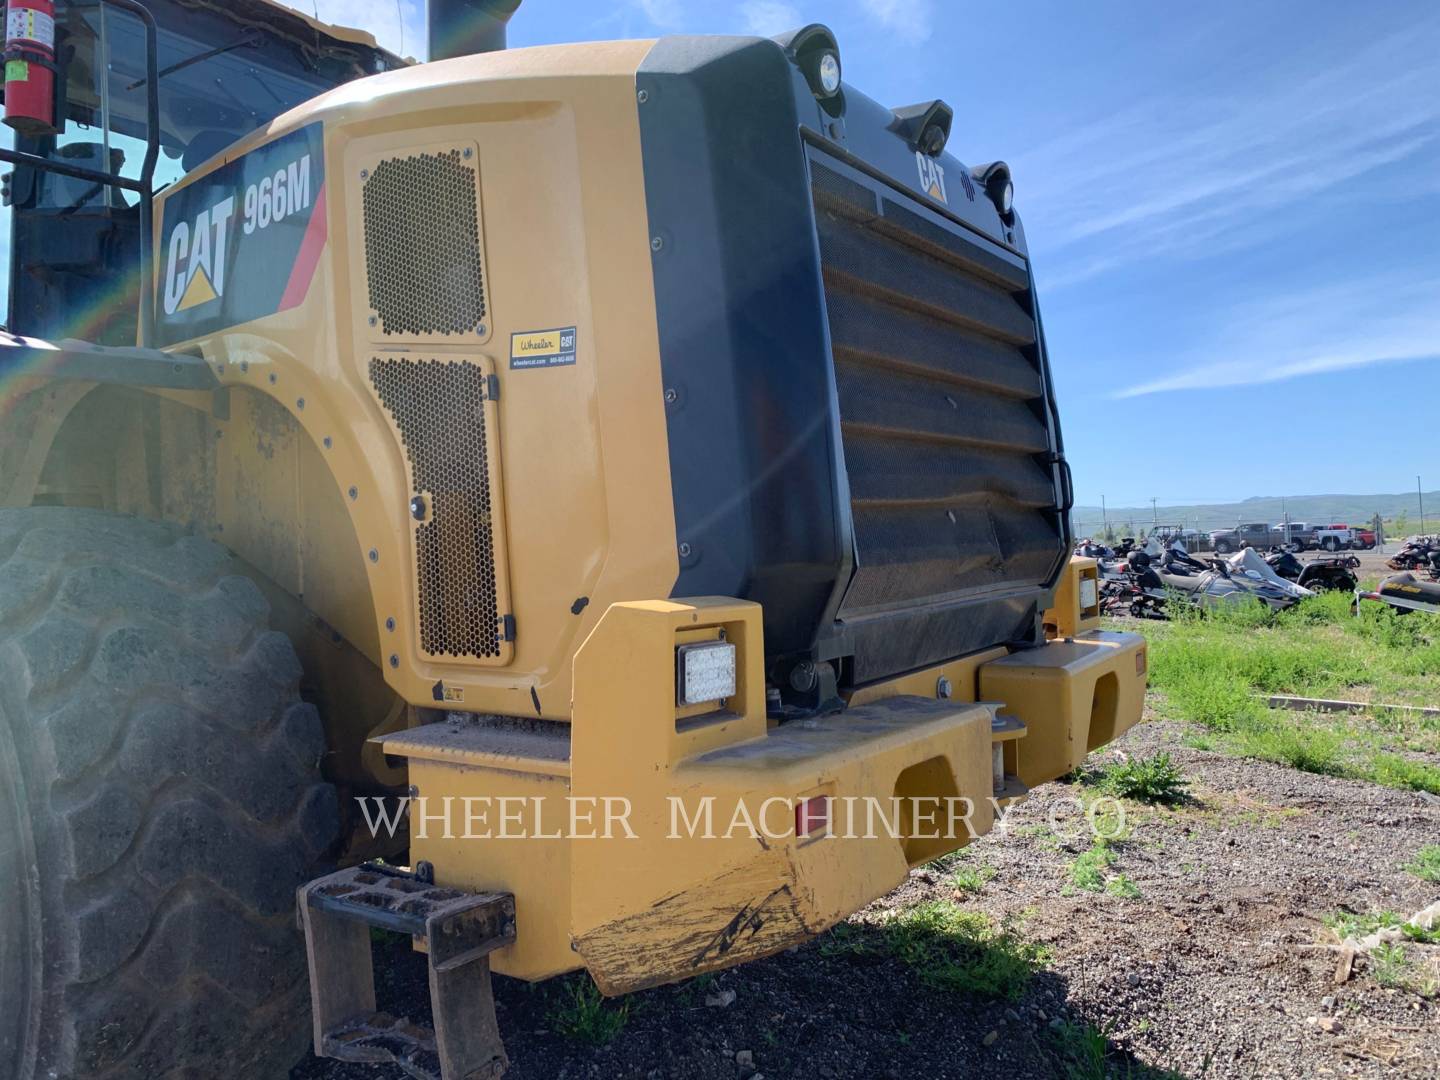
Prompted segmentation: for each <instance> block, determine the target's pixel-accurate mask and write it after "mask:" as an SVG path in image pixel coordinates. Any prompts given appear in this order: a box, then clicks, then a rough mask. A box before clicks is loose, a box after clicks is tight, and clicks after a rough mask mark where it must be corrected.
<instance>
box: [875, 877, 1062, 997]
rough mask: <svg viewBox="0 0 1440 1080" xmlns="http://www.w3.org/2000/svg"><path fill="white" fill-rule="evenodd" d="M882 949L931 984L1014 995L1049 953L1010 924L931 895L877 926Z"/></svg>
mask: <svg viewBox="0 0 1440 1080" xmlns="http://www.w3.org/2000/svg"><path fill="white" fill-rule="evenodd" d="M882 938H883V941H884V944H885V948H886V950H887V951H888V952H889V953H890V954H891V955H892V956H894V957H895V958H896V959H897V960H899V961H900V962H901V963H903V964H905V965H906V966H907V967H910V968H911V969H913V970H914V971H915V972H916V974H917V975H918V976H919V978H920V981H921V982H922V983H924V984H925V985H926V986H929V987H932V988H933V989H937V990H945V991H950V992H956V993H964V994H973V995H975V996H977V997H986V998H1001V999H1004V1000H1006V1001H1015V1000H1017V999H1018V998H1019V997H1020V996H1021V995H1022V994H1023V993H1024V991H1025V987H1026V985H1027V984H1028V983H1029V981H1030V977H1031V976H1032V975H1033V974H1034V973H1035V972H1036V971H1037V970H1038V969H1039V968H1040V967H1041V966H1042V965H1043V964H1044V963H1045V961H1046V960H1048V959H1049V957H1050V952H1049V950H1048V949H1046V948H1045V947H1044V946H1042V945H1037V944H1033V943H1030V942H1027V941H1025V940H1023V939H1022V938H1021V937H1020V936H1019V934H1018V933H1017V932H1016V929H1015V927H1014V926H1013V925H1011V924H1009V923H1006V924H1003V925H1002V926H1000V927H999V928H997V927H995V926H994V924H992V923H991V921H990V920H989V918H987V917H986V916H985V915H982V914H980V913H979V912H974V911H966V910H964V909H963V908H961V907H959V906H958V905H956V904H953V903H951V902H949V901H947V900H932V901H929V902H927V903H923V904H917V905H916V906H915V907H913V908H908V909H906V910H904V911H901V912H899V913H897V914H896V915H895V916H894V917H892V918H891V919H890V920H889V921H888V922H887V923H885V924H884V926H883V927H882Z"/></svg>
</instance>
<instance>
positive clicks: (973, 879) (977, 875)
mask: <svg viewBox="0 0 1440 1080" xmlns="http://www.w3.org/2000/svg"><path fill="white" fill-rule="evenodd" d="M994 876H995V868H994V867H993V866H991V865H990V864H989V863H987V862H978V861H977V862H976V863H974V864H973V865H971V864H969V863H961V864H960V865H959V866H957V867H955V870H954V872H953V873H952V874H951V875H950V883H951V884H952V885H954V886H955V888H956V889H957V890H959V891H960V892H979V891H980V890H981V889H982V888H984V887H985V883H986V882H987V881H989V880H990V879H991V878H993V877H994Z"/></svg>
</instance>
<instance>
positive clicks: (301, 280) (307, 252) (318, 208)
mask: <svg viewBox="0 0 1440 1080" xmlns="http://www.w3.org/2000/svg"><path fill="white" fill-rule="evenodd" d="M328 237H329V227H328V226H327V225H326V219H325V185H324V184H321V185H320V191H319V193H318V194H316V196H315V208H314V209H313V210H311V211H310V224H309V225H308V226H306V228H305V239H304V240H302V241H301V242H300V254H298V255H296V256H295V266H294V267H293V268H292V269H291V271H290V281H289V282H288V283H287V284H286V286H285V295H283V296H282V297H280V307H279V308H278V309H277V310H279V311H289V310H290V309H291V308H296V307H299V306H300V305H301V304H303V303H304V302H305V294H306V293H308V292H309V291H310V282H311V281H312V280H314V278H315V268H316V267H318V266H319V265H320V253H321V252H322V251H324V250H325V241H326V239H328Z"/></svg>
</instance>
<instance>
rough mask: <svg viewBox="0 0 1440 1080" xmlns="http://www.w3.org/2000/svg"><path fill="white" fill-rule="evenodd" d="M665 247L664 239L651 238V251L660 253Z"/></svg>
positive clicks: (658, 237)
mask: <svg viewBox="0 0 1440 1080" xmlns="http://www.w3.org/2000/svg"><path fill="white" fill-rule="evenodd" d="M664 246H665V239H664V237H660V236H652V237H651V238H650V250H651V251H659V250H660V249H661V248H663V247H664Z"/></svg>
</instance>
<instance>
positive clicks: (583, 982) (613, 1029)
mask: <svg viewBox="0 0 1440 1080" xmlns="http://www.w3.org/2000/svg"><path fill="white" fill-rule="evenodd" d="M629 1019H630V1003H629V1002H628V1001H619V1002H608V1001H606V1000H605V997H604V995H602V994H601V993H600V991H599V989H598V988H597V987H596V986H595V984H594V983H593V982H592V981H591V980H590V977H589V976H588V975H584V974H581V975H577V976H574V977H573V978H571V979H569V980H567V981H566V983H565V984H564V986H563V987H562V988H561V990H560V999H559V1001H557V1002H556V1003H555V1005H554V1006H553V1007H552V1008H551V1010H550V1023H551V1026H552V1027H554V1029H555V1030H556V1031H558V1032H559V1033H560V1034H562V1035H564V1036H566V1037H567V1038H571V1039H575V1040H576V1041H577V1042H586V1043H590V1044H591V1045H592V1046H604V1045H605V1044H606V1043H608V1042H610V1041H611V1040H613V1039H614V1038H615V1036H617V1035H619V1034H620V1032H621V1031H622V1030H623V1029H624V1027H625V1023H626V1021H628V1020H629Z"/></svg>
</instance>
